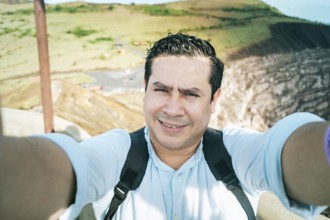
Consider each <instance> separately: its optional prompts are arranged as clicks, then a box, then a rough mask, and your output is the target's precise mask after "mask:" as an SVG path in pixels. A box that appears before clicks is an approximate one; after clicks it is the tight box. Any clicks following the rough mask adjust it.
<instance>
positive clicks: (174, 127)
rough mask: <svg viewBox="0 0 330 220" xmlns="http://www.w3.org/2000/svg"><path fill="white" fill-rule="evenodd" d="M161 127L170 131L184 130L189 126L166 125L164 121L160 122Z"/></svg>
mask: <svg viewBox="0 0 330 220" xmlns="http://www.w3.org/2000/svg"><path fill="white" fill-rule="evenodd" d="M158 121H159V123H160V124H161V125H163V126H164V127H165V128H168V129H182V128H184V127H186V126H187V124H184V125H177V124H171V123H166V122H164V121H161V120H158Z"/></svg>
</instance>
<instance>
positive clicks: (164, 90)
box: [154, 88, 168, 93]
mask: <svg viewBox="0 0 330 220" xmlns="http://www.w3.org/2000/svg"><path fill="white" fill-rule="evenodd" d="M154 91H155V92H166V93H167V92H168V91H167V90H166V89H163V88H154Z"/></svg>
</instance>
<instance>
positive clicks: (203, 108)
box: [144, 56, 219, 150]
mask: <svg viewBox="0 0 330 220" xmlns="http://www.w3.org/2000/svg"><path fill="white" fill-rule="evenodd" d="M151 68H152V74H151V76H150V78H149V82H148V86H147V89H146V94H145V97H144V117H145V120H146V124H147V126H148V127H149V130H150V138H151V141H152V143H153V145H154V146H157V148H159V147H161V148H166V149H168V150H185V149H188V148H193V147H196V146H197V144H198V143H199V142H200V139H201V137H202V136H203V133H204V131H205V128H206V127H207V125H208V123H209V120H210V116H211V113H213V112H214V109H215V103H216V99H217V95H218V94H219V92H218V93H217V95H216V97H215V98H214V99H213V101H212V102H211V97H210V94H211V85H210V83H209V77H210V71H211V64H210V61H209V59H208V58H205V57H185V56H179V57H177V56H164V57H158V58H156V59H155V60H154V62H153V64H152V67H151Z"/></svg>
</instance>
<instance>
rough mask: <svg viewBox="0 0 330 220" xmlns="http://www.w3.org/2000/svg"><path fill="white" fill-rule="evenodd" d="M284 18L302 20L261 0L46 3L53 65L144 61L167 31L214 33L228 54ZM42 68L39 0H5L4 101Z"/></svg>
mask: <svg viewBox="0 0 330 220" xmlns="http://www.w3.org/2000/svg"><path fill="white" fill-rule="evenodd" d="M279 21H297V20H296V19H293V18H288V17H285V16H283V15H281V14H280V13H278V12H276V11H275V10H274V9H273V8H270V7H268V6H267V5H265V4H264V3H262V2H260V1H258V0H230V1H229V0H228V1H223V0H208V1H198V0H187V1H182V2H177V3H171V4H167V5H155V6H148V5H142V6H140V5H136V6H133V5H89V4H85V3H70V4H61V5H56V6H54V5H51V6H47V25H48V41H49V53H50V64H51V71H52V72H53V73H58V72H79V71H87V70H93V69H125V68H132V67H134V66H138V65H141V64H142V63H143V62H144V59H143V57H144V54H145V51H146V49H147V48H148V47H150V45H151V44H152V42H154V41H155V40H157V39H159V38H160V37H163V36H165V35H166V34H167V33H168V32H172V33H176V32H185V33H188V34H194V35H197V36H199V37H202V38H205V39H209V40H210V41H211V42H212V43H213V44H214V45H215V47H216V49H217V51H218V54H219V56H220V57H222V58H226V55H227V54H229V53H230V52H232V51H235V50H237V49H239V48H241V47H243V46H246V45H249V44H251V43H255V42H258V41H260V40H263V39H265V38H267V37H269V30H268V26H269V24H271V23H276V22H279ZM83 35H85V36H83ZM118 44H120V45H122V44H123V45H122V47H118ZM136 45H137V46H136ZM37 72H38V54H37V44H36V39H35V21H34V14H33V4H32V3H27V4H21V5H7V4H0V94H2V97H3V98H2V99H3V104H6V103H7V102H10V100H9V101H8V100H5V99H6V97H7V99H8V98H9V97H10V96H8V94H11V93H13V91H15V92H16V93H17V94H19V93H20V89H21V88H26V86H25V87H24V86H22V83H24V82H25V81H29V80H30V81H33V80H34V81H35V79H32V78H37ZM28 76H30V77H28ZM27 78H30V79H29V80H26V79H27ZM8 79H10V80H8ZM88 80H90V79H87V78H86V77H84V78H83V79H82V80H79V81H80V82H81V81H88ZM24 91H26V89H25V90H24ZM22 92H23V90H22ZM23 98H24V97H23ZM10 99H11V98H10ZM34 100H35V99H34Z"/></svg>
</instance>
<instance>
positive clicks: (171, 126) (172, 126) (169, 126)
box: [162, 122, 182, 128]
mask: <svg viewBox="0 0 330 220" xmlns="http://www.w3.org/2000/svg"><path fill="white" fill-rule="evenodd" d="M162 124H163V125H165V126H166V127H168V128H181V127H182V126H174V125H169V124H166V123H165V122H162Z"/></svg>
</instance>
